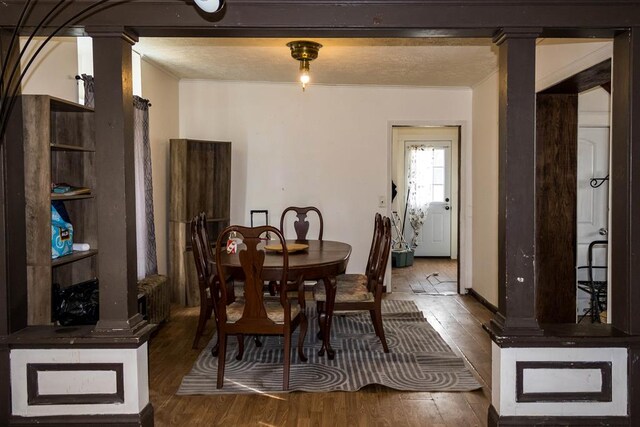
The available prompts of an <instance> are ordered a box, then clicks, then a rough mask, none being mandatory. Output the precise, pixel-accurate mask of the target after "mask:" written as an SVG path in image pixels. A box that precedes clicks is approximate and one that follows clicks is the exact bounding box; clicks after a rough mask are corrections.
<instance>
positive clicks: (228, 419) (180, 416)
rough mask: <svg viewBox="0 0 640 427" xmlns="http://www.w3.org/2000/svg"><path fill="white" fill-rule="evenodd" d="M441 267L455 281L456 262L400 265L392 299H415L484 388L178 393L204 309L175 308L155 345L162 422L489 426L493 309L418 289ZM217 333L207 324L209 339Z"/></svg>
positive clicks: (156, 399) (152, 358)
mask: <svg viewBox="0 0 640 427" xmlns="http://www.w3.org/2000/svg"><path fill="white" fill-rule="evenodd" d="M433 271H439V273H440V274H441V275H446V277H449V278H451V277H453V278H455V262H452V261H447V260H445V261H442V260H428V259H416V261H415V262H414V266H412V267H406V268H402V269H394V271H393V273H392V288H393V290H394V292H393V293H392V294H390V295H389V296H388V297H389V298H393V299H410V300H413V301H415V302H416V305H418V307H419V308H420V309H421V310H422V311H423V312H424V313H425V316H426V317H427V319H428V320H429V323H431V325H432V326H433V327H434V328H435V329H436V330H437V331H438V333H440V335H442V337H443V338H444V339H445V341H446V342H447V343H448V344H449V346H451V348H452V350H453V351H454V352H456V353H457V354H458V355H460V356H461V357H463V358H464V359H465V360H466V361H467V364H468V365H469V366H470V368H471V370H472V371H473V372H474V374H475V375H476V377H477V378H478V380H479V381H480V383H481V384H483V388H482V389H481V390H477V391H474V392H467V393H442V392H438V393H409V392H398V391H394V390H391V389H387V388H384V387H379V386H370V387H367V388H365V389H363V390H361V391H358V392H350V393H347V392H333V393H298V392H295V393H288V394H277V395H221V396H176V395H175V392H176V391H177V389H178V386H179V385H180V382H181V380H182V377H183V376H184V375H185V374H187V372H188V371H189V370H190V369H191V365H192V364H193V363H194V361H195V359H196V358H197V356H198V354H199V353H200V351H201V349H200V350H192V349H191V342H192V339H193V333H194V331H195V328H196V323H197V319H198V308H197V307H193V308H185V307H181V306H177V305H175V306H172V308H171V309H172V311H171V319H170V320H169V321H168V322H167V323H166V324H165V325H163V326H162V327H161V328H160V330H159V331H158V333H157V334H156V335H155V336H154V337H153V338H152V339H151V343H150V346H149V375H150V378H149V387H150V398H151V403H152V404H153V407H154V410H155V423H156V426H174V425H175V426H217V425H221V426H222V425H224V426H331V427H341V426H394V427H397V426H434V427H444V426H447V427H449V426H451V427H453V426H455V427H458V426H486V425H487V411H488V407H489V403H490V400H491V397H490V396H491V341H490V339H489V337H488V335H487V334H486V333H485V332H484V331H483V330H482V326H481V325H482V323H484V322H487V321H488V320H489V319H490V317H491V313H490V312H489V311H488V310H487V309H485V308H484V307H483V306H482V305H481V304H479V303H478V302H477V301H476V300H475V299H473V298H472V297H470V296H460V295H455V296H448V295H444V294H428V295H427V294H414V293H413V292H412V291H411V289H410V284H411V283H419V282H420V281H424V280H425V279H424V277H425V275H426V274H429V273H431V272H433ZM212 334H213V325H212V322H210V323H209V324H208V325H207V330H206V333H205V337H206V338H205V337H203V339H202V343H201V346H204V342H205V340H206V339H209V338H210V337H211V335H212Z"/></svg>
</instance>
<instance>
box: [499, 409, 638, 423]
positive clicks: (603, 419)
mask: <svg viewBox="0 0 640 427" xmlns="http://www.w3.org/2000/svg"><path fill="white" fill-rule="evenodd" d="M488 425H489V427H524V426H580V427H591V426H627V427H629V426H631V421H630V419H629V417H618V416H600V417H579V416H572V417H571V416H570V417H556V416H526V415H525V416H508V417H501V416H500V415H498V412H497V411H496V409H495V408H494V407H493V405H490V406H489V416H488Z"/></svg>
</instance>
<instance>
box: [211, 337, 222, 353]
mask: <svg viewBox="0 0 640 427" xmlns="http://www.w3.org/2000/svg"><path fill="white" fill-rule="evenodd" d="M219 349H220V334H217V338H216V344H215V345H214V346H213V347H212V348H211V355H212V356H213V357H218V353H219Z"/></svg>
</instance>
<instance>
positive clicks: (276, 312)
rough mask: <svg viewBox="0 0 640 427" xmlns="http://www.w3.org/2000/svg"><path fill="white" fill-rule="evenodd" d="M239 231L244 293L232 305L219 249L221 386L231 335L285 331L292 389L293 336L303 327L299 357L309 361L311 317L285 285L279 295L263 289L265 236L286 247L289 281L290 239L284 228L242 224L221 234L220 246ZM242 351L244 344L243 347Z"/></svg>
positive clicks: (284, 277) (284, 278)
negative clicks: (306, 340)
mask: <svg viewBox="0 0 640 427" xmlns="http://www.w3.org/2000/svg"><path fill="white" fill-rule="evenodd" d="M234 231H235V232H236V233H238V235H239V237H240V238H241V239H242V241H243V244H242V245H241V246H239V248H238V255H237V256H238V259H239V262H240V266H241V268H242V272H243V276H244V297H243V298H242V299H238V300H237V301H235V302H233V303H232V304H230V305H228V306H227V305H226V304H224V303H223V302H222V301H224V300H225V299H226V296H227V295H226V293H227V287H226V281H227V271H226V268H227V267H225V265H224V264H223V262H222V252H221V251H216V267H217V271H218V277H220V290H221V300H220V301H219V302H218V336H219V343H220V351H219V353H218V378H217V388H222V386H223V384H224V369H225V358H226V357H225V356H226V355H225V351H226V345H227V344H226V343H227V336H228V335H246V334H258V335H283V336H284V373H283V382H282V387H283V390H288V389H289V372H290V368H291V336H292V334H293V332H294V331H295V329H296V328H297V327H298V326H299V327H300V334H299V336H298V357H299V358H300V360H302V361H303V362H306V360H307V358H306V357H305V355H304V353H303V351H302V346H303V343H304V337H305V335H306V333H307V317H306V315H305V313H304V310H303V309H302V308H301V304H300V301H291V300H290V299H289V298H288V297H287V293H286V291H285V290H283V289H279V292H278V293H279V298H278V299H273V298H269V297H265V295H264V293H263V285H264V278H263V277H261V272H262V271H263V267H264V263H265V258H266V257H267V256H272V255H266V253H265V250H264V248H263V246H262V239H261V237H262V236H263V235H265V234H266V233H270V234H271V236H272V238H273V237H275V238H276V240H278V241H279V243H280V244H281V245H282V247H283V249H284V250H283V251H282V254H281V255H278V256H280V257H281V259H282V274H281V276H280V277H279V278H278V279H279V280H278V281H279V283H287V270H288V268H289V254H288V252H287V249H286V241H285V239H284V237H283V235H282V233H280V231H279V230H278V229H277V228H275V227H272V226H268V225H267V226H260V227H253V228H251V227H242V226H238V225H234V226H230V227H227V228H226V229H225V230H224V231H223V232H222V233H220V235H219V236H218V240H217V244H216V247H221V245H222V244H223V239H225V238H226V236H228V235H229V233H231V232H234ZM240 352H242V348H241V349H240Z"/></svg>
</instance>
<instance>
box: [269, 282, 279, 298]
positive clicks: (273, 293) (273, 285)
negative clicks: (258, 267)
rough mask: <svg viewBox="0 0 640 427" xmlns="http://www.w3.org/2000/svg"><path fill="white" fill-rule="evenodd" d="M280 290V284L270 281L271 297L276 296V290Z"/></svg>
mask: <svg viewBox="0 0 640 427" xmlns="http://www.w3.org/2000/svg"><path fill="white" fill-rule="evenodd" d="M277 288H278V282H275V281H273V280H272V281H270V282H269V295H271V296H272V297H273V296H275V295H276V289H277Z"/></svg>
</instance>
